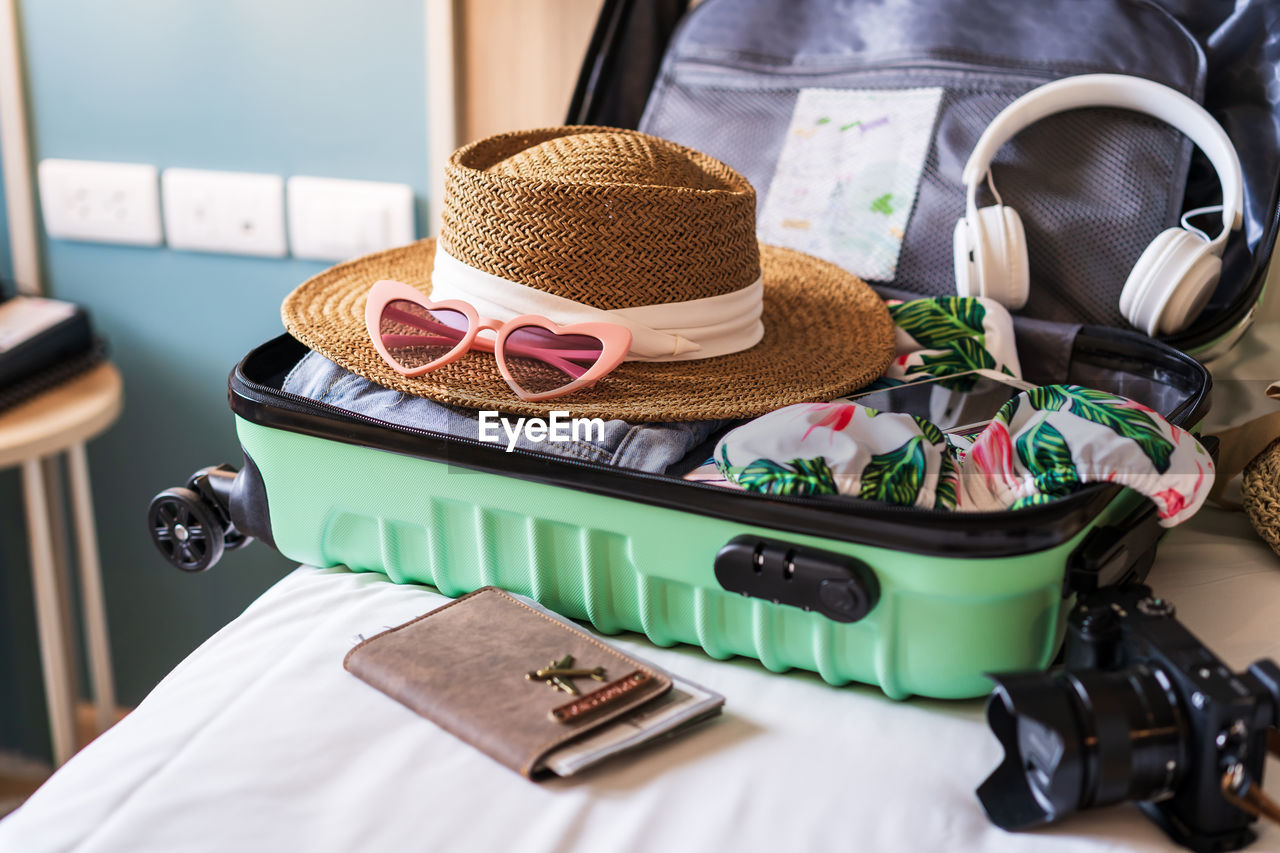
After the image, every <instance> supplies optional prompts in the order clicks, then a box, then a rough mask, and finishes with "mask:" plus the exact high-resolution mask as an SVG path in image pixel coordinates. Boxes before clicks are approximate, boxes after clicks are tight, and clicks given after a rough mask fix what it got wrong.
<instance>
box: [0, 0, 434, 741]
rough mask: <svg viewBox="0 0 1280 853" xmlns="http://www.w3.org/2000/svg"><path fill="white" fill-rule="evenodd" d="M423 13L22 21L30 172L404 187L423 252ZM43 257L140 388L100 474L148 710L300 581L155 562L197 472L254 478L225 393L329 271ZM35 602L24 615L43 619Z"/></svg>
mask: <svg viewBox="0 0 1280 853" xmlns="http://www.w3.org/2000/svg"><path fill="white" fill-rule="evenodd" d="M423 5H424V4H423V0H377V2H376V3H368V2H357V0H270V2H261V0H182V2H173V0H113V2H110V3H102V2H100V0H26V2H23V3H22V4H21V7H22V17H23V21H22V30H23V34H24V39H25V50H26V60H27V73H28V92H29V101H30V111H31V125H32V136H33V144H34V150H35V156H36V158H37V159H43V158H46V157H67V158H78V159H89V160H115V161H123V162H141V163H152V164H155V165H156V166H157V167H159V168H161V169H163V168H165V167H167V166H188V167H194V168H206V169H226V170H233V171H250V172H252V171H261V172H272V173H276V174H280V175H284V176H288V175H293V174H311V175H322V176H330V177H340V178H362V179H370V180H387V181H401V182H405V183H408V184H410V185H412V186H413V187H414V189H415V192H416V193H417V195H418V200H419V209H418V222H419V230H420V231H421V230H422V223H423V222H424V221H425V219H424V215H425V206H424V198H423V197H424V194H425V191H426V187H427V185H428V183H429V181H428V174H427V162H426V161H427V149H426V103H425V99H426V92H425V90H426V87H425V80H424V77H425V61H426V60H425V55H424V52H423V33H424V24H423V19H422V16H423ZM44 253H45V260H46V279H47V286H48V290H49V293H50V295H53V296H56V297H59V298H63V299H69V300H74V301H76V302H80V303H82V304H84V305H86V306H87V307H88V308H89V310H90V312H91V314H92V317H93V319H94V322H95V323H96V325H97V327H98V329H99V330H100V331H101V332H102V334H103V335H104V336H105V337H106V338H107V340H108V342H109V344H110V347H111V353H112V358H113V360H114V361H115V363H116V364H117V365H118V366H119V368H120V370H121V372H122V373H123V375H124V380H125V410H124V414H123V416H122V417H121V419H120V421H119V422H118V423H117V424H116V425H115V426H114V427H112V428H111V430H110V431H109V432H107V433H106V434H104V435H103V436H102V437H101V438H99V439H97V440H96V441H94V442H93V443H92V444H91V445H90V463H91V471H92V477H93V481H94V482H93V491H94V500H95V507H96V510H97V517H98V530H99V535H100V539H101V545H102V556H103V570H104V575H105V585H106V594H107V605H108V619H109V621H110V627H111V639H112V651H113V653H114V655H115V659H116V678H117V683H118V689H119V693H120V697H121V700H122V701H123V702H125V703H127V704H134V703H136V702H138V701H139V700H140V699H141V698H142V697H143V695H144V694H145V693H146V692H147V690H149V689H150V688H151V686H152V685H154V684H155V683H156V681H157V680H158V679H159V678H160V677H162V676H163V675H164V673H165V672H166V671H168V670H169V669H170V668H171V667H172V666H173V665H174V664H176V663H177V662H178V661H179V660H181V658H182V657H183V656H184V655H186V654H187V653H188V652H190V651H191V649H193V648H194V647H195V646H196V645H197V644H198V643H200V642H201V641H202V640H203V639H205V638H206V637H207V636H209V635H210V634H211V633H212V632H214V631H215V630H217V629H218V628H219V627H221V626H222V625H223V624H225V623H226V622H227V621H228V620H229V619H231V618H232V617H234V616H235V615H236V614H237V613H239V612H240V610H242V609H243V608H244V606H245V605H247V604H248V603H249V602H251V601H252V600H253V599H254V598H255V597H256V596H257V595H258V594H259V593H261V592H262V591H263V590H264V589H265V588H266V587H267V586H269V585H270V584H271V583H272V582H273V581H275V580H276V579H277V578H279V577H280V576H281V575H282V574H283V573H284V572H286V571H287V570H288V569H289V564H288V563H287V562H286V561H285V560H284V559H283V558H281V557H280V556H279V555H278V554H275V553H274V552H272V551H271V550H270V549H269V548H267V547H266V546H263V545H260V544H258V545H252V546H250V547H249V548H247V549H245V550H243V551H239V552H235V553H233V554H229V555H228V556H227V557H226V559H225V560H224V561H223V563H221V564H220V565H218V566H217V567H216V568H215V569H213V570H212V571H210V572H208V573H206V574H203V575H194V576H188V575H184V574H182V573H180V572H178V571H176V570H174V569H172V568H169V567H168V566H167V564H165V563H164V562H162V561H161V559H160V558H159V556H158V555H157V554H156V553H155V552H154V551H153V549H152V546H151V543H150V541H149V539H148V537H147V533H146V525H145V517H144V513H145V509H146V506H147V502H148V500H149V499H150V498H151V496H152V495H154V494H155V493H156V492H158V491H160V490H161V489H164V488H166V487H169V486H176V485H181V484H182V483H183V481H184V480H185V478H186V476H187V475H188V474H189V473H190V472H192V471H195V470H196V469H198V468H201V467H203V466H205V465H210V464H214V463H217V462H223V461H228V462H232V463H233V464H235V465H237V466H239V464H240V455H239V449H238V445H237V444H236V441H235V437H234V434H233V425H232V418H231V414H230V412H229V410H228V409H227V404H226V376H227V372H228V370H230V368H231V367H232V366H233V365H234V364H235V363H236V361H237V360H238V359H239V358H240V357H241V356H242V355H243V354H244V353H245V352H246V351H248V350H249V349H250V348H251V347H253V346H254V345H256V344H258V343H260V342H262V341H263V340H266V339H267V338H269V337H272V336H274V335H276V334H279V333H280V332H281V331H282V327H281V324H280V319H279V304H280V300H281V299H282V298H283V297H284V296H285V294H287V293H288V292H289V291H290V289H292V288H293V286H294V285H296V284H297V283H299V282H301V281H302V280H303V279H304V278H306V277H308V276H309V275H311V274H313V273H315V272H316V271H318V270H320V269H321V268H323V266H324V265H323V264H316V263H311V262H304V261H297V260H292V259H283V260H282V259H275V260H268V259H253V258H244V257H234V256H230V255H209V254H196V253H185V252H176V251H172V250H169V249H164V248H161V249H141V248H130V247H120V246H109V245H99V244H90V243H72V242H64V241H50V240H46V241H45V243H44ZM0 486H2V487H3V491H2V492H0V517H3V518H4V523H5V526H4V527H3V528H0V530H3V533H4V538H5V541H6V545H5V547H4V548H3V549H0V559H3V560H4V561H5V562H4V564H3V566H0V568H2V569H3V571H2V572H0V576H12V575H14V574H15V572H19V571H21V572H25V571H26V566H25V561H24V562H22V563H20V564H19V565H17V566H15V565H13V561H14V559H15V558H14V556H13V554H12V553H11V552H12V551H13V550H14V549H13V547H12V544H11V543H10V539H11V535H10V531H11V530H12V528H13V527H14V526H15V525H18V526H20V524H19V522H18V521H16V519H20V513H21V510H20V506H21V504H20V496H19V494H18V492H17V489H16V478H10V479H6V480H3V481H0ZM18 558H19V559H21V558H22V554H21V553H19V554H18ZM19 586H21V584H19V583H13V584H10V587H11V592H12V594H11V595H10V601H9V604H10V607H11V608H14V607H17V608H18V609H21V608H22V607H24V606H29V605H26V603H25V602H21V601H17V600H16V599H17V598H18V597H19V593H18V590H17V587H19ZM27 594H28V595H29V591H28V593H27ZM0 642H3V635H0ZM32 642H33V640H32ZM0 660H2V657H0ZM10 669H11V670H15V669H16V670H18V671H19V674H21V672H24V671H30V670H31V665H30V664H23V663H22V662H21V661H19V662H18V664H17V665H11V666H10ZM2 676H3V670H0V677H2ZM0 687H3V685H0ZM20 687H21V688H22V689H24V690H30V689H32V688H33V687H34V689H36V690H38V689H39V683H38V681H37V682H36V683H35V684H34V685H31V684H29V683H27V684H22V685H20ZM27 704H28V705H29V704H30V703H27ZM0 735H3V731H2V730H0Z"/></svg>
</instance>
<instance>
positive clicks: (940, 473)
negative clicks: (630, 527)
mask: <svg viewBox="0 0 1280 853" xmlns="http://www.w3.org/2000/svg"><path fill="white" fill-rule="evenodd" d="M714 464H715V468H716V469H717V471H718V473H719V476H720V477H721V478H723V479H722V480H717V479H716V477H715V474H714V473H713V472H712V471H711V470H710V469H709V468H708V466H706V465H704V466H702V467H700V468H698V469H696V470H694V471H692V472H690V473H689V474H688V475H686V479H690V480H696V481H699V482H704V483H716V484H718V485H724V486H730V487H736V488H743V489H747V490H749V491H757V492H764V493H767V494H793V495H795V494H801V495H822V494H837V493H838V494H844V495H850V496H854V497H861V498H866V499H874V500H881V501H886V502H888V503H893V504H898V505H900V506H917V507H926V508H927V507H932V508H935V509H957V510H961V511H970V512H980V511H985V510H1001V509H1021V508H1023V507H1027V506H1034V505H1038V504H1044V503H1049V502H1051V501H1053V500H1056V499H1057V498H1059V497H1062V496H1064V495H1067V494H1070V493H1071V492H1073V491H1075V490H1076V489H1078V488H1080V486H1082V485H1083V484H1085V483H1091V482H1107V483H1118V484H1120V485H1123V486H1127V487H1129V488H1131V489H1133V490H1135V491H1137V492H1139V493H1141V494H1143V495H1146V496H1147V497H1148V498H1150V499H1151V500H1152V501H1153V502H1154V503H1155V504H1156V509H1157V513H1158V515H1159V520H1160V524H1162V525H1164V526H1165V527H1172V526H1174V525H1176V524H1181V523H1182V522H1183V521H1186V520H1187V519H1188V518H1190V517H1191V516H1192V515H1194V514H1195V513H1196V512H1197V511H1198V510H1199V509H1200V507H1201V505H1202V504H1203V503H1204V501H1205V498H1207V497H1208V495H1209V490H1210V488H1211V487H1212V486H1213V479H1214V466H1213V460H1212V459H1211V458H1210V456H1209V454H1208V452H1207V451H1206V450H1205V449H1204V448H1203V447H1202V446H1201V445H1200V443H1199V442H1198V441H1196V439H1195V437H1194V436H1192V435H1191V434H1190V433H1188V432H1186V431H1185V430H1182V429H1179V428H1178V427H1175V426H1173V425H1172V424H1170V423H1169V422H1168V421H1166V420H1165V419H1164V418H1163V417H1161V416H1160V415H1159V414H1158V413H1157V412H1154V411H1152V410H1151V409H1149V408H1147V407H1146V406H1143V405H1142V404H1140V403H1137V402H1135V401H1133V400H1130V399H1127V398H1125V397H1121V396H1118V395H1116V394H1109V393H1107V392H1104V391H1095V390H1093V389H1090V388H1082V387H1080V386H1078V385H1048V386H1044V387H1042V388H1034V389H1032V390H1030V391H1024V392H1022V393H1020V394H1019V395H1018V396H1017V397H1014V398H1013V399H1012V400H1010V401H1009V402H1008V403H1006V404H1005V405H1004V406H1003V407H1001V409H1000V411H999V412H998V413H997V414H996V416H995V418H994V419H993V420H992V421H991V423H990V424H988V425H987V427H986V428H985V429H984V430H983V431H982V432H981V433H980V434H979V435H978V436H977V437H976V438H975V439H973V441H972V442H969V441H968V440H967V439H964V438H961V437H956V436H949V435H948V436H944V435H943V434H942V432H941V431H940V430H939V429H938V427H937V426H935V425H934V424H931V423H929V422H928V421H926V420H924V419H923V418H917V417H914V416H911V415H901V414H892V413H887V412H876V411H875V410H874V409H869V408H867V407H866V406H860V405H858V404H856V403H831V404H826V405H822V404H817V405H815V404H805V403H801V404H797V405H793V406H787V407H786V408H783V409H778V410H777V411H774V412H770V413H769V414H767V415H764V416H762V417H759V418H756V419H755V420H753V421H750V422H749V423H747V424H745V425H743V426H741V427H738V428H737V429H734V430H731V431H730V432H728V433H727V434H725V436H724V437H723V438H722V439H721V440H720V443H719V445H718V446H717V448H716V452H715V455H714Z"/></svg>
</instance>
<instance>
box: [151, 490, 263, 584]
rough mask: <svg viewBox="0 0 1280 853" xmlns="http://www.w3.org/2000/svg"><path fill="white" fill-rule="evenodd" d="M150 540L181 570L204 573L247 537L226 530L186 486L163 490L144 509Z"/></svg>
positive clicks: (198, 497)
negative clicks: (229, 536) (224, 551)
mask: <svg viewBox="0 0 1280 853" xmlns="http://www.w3.org/2000/svg"><path fill="white" fill-rule="evenodd" d="M147 522H148V525H149V527H150V528H151V541H152V542H153V543H154V544H155V546H156V548H157V549H158V550H159V551H160V553H161V554H162V555H164V558H165V559H166V560H168V561H169V562H170V563H172V564H173V565H174V566H176V567H177V568H179V569H182V570H183V571H184V572H203V571H204V570H205V569H207V568H209V567H210V566H212V565H213V564H214V563H216V562H218V560H219V559H221V558H222V552H223V550H224V549H225V548H227V547H228V546H230V547H232V548H238V547H240V546H241V545H243V544H245V542H246V541H247V537H245V536H243V535H242V534H240V533H238V532H236V533H235V534H234V535H233V537H232V541H231V542H228V541H227V530H226V528H225V527H224V525H223V522H222V519H221V518H220V517H219V515H218V512H217V510H216V509H214V507H212V506H210V505H209V504H208V503H206V502H205V500H204V498H202V497H200V495H199V494H198V493H197V492H195V491H193V490H192V489H187V488H182V487H178V488H174V489H165V490H164V491H163V492H161V493H160V494H158V495H156V496H155V497H154V498H152V499H151V505H150V506H149V507H148V508H147Z"/></svg>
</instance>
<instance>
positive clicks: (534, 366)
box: [503, 326, 604, 394]
mask: <svg viewBox="0 0 1280 853" xmlns="http://www.w3.org/2000/svg"><path fill="white" fill-rule="evenodd" d="M602 352H604V344H602V343H601V342H600V339H599V338H595V337H592V336H591V335H557V334H556V333H555V332H552V331H550V330H549V329H544V328H542V327H541V326H521V327H520V328H518V329H515V330H513V331H512V332H511V333H510V334H508V335H507V340H506V344H505V346H504V348H503V357H504V359H505V361H506V365H507V372H508V373H510V374H511V378H512V380H514V381H515V383H516V384H517V385H519V386H520V387H521V388H522V389H523V390H524V391H526V392H527V393H530V394H547V393H550V392H552V391H556V390H559V389H560V388H563V387H565V386H566V385H568V384H570V383H572V382H573V381H574V380H576V379H578V378H579V377H580V376H582V374H584V373H586V372H587V371H588V370H590V369H591V367H592V365H594V364H595V363H596V362H597V361H599V360H600V355H601V353H602Z"/></svg>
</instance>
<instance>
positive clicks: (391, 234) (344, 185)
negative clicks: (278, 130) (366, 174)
mask: <svg viewBox="0 0 1280 853" xmlns="http://www.w3.org/2000/svg"><path fill="white" fill-rule="evenodd" d="M286 195H287V196H288V199H289V245H290V246H291V247H292V250H293V254H294V256H295V257H299V258H310V259H314V260H320V261H342V260H346V259H348V258H354V257H356V256H357V255H364V254H368V253H369V252H376V251H378V250H380V249H389V248H391V247H392V246H402V245H404V244H405V243H410V242H412V241H413V238H414V230H413V188H412V187H410V186H409V185H408V184H393V183H382V182H379V181H349V180H341V179H338V178H314V177H309V176H305V175H299V176H294V177H292V178H290V179H289V180H288V184H287V188H286Z"/></svg>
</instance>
